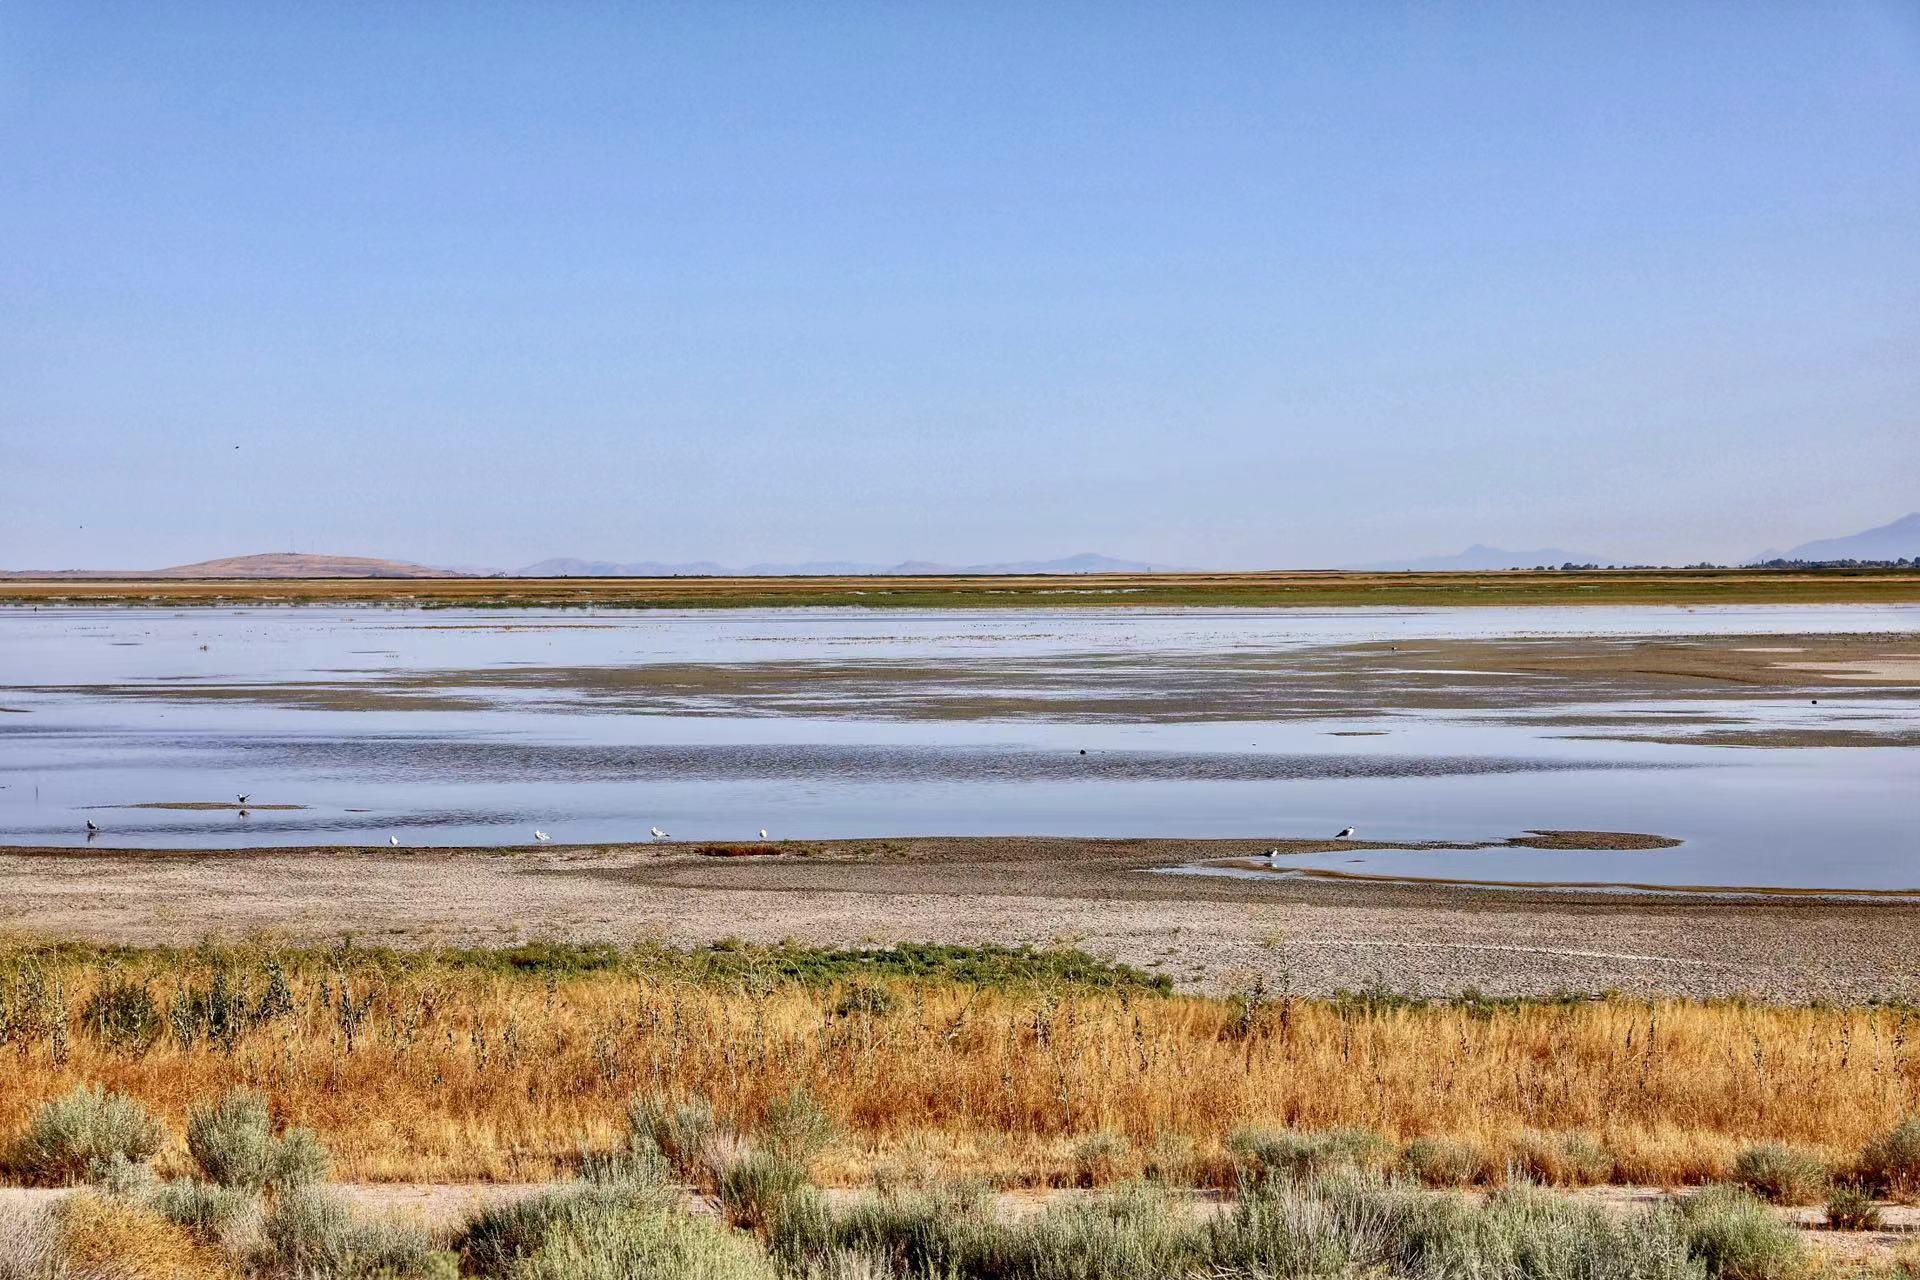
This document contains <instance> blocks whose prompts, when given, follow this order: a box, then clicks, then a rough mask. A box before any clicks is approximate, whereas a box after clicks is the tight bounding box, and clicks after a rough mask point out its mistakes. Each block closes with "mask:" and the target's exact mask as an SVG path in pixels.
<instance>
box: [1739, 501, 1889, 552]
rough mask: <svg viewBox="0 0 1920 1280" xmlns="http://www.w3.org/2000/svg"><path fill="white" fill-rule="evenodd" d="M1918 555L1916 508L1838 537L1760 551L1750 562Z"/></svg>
mask: <svg viewBox="0 0 1920 1280" xmlns="http://www.w3.org/2000/svg"><path fill="white" fill-rule="evenodd" d="M1915 556H1920V511H1915V512H1912V513H1910V514H1908V515H1904V516H1901V517H1900V518H1899V519H1898V520H1895V521H1893V522H1892V523H1891V524H1883V525H1879V526H1877V527H1875V528H1872V529H1863V530H1861V531H1860V532H1859V533H1850V534H1848V535H1846V536H1845V537H1841V538H1819V539H1816V540H1815V541H1813V542H1803V543H1801V544H1800V545H1799V546H1797V547H1794V548H1792V549H1790V550H1787V551H1762V552H1761V553H1760V554H1759V555H1757V556H1755V557H1754V558H1753V562H1754V563H1760V562H1763V561H1767V560H1910V559H1912V558H1913V557H1915Z"/></svg>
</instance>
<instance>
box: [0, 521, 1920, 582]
mask: <svg viewBox="0 0 1920 1280" xmlns="http://www.w3.org/2000/svg"><path fill="white" fill-rule="evenodd" d="M1915 558H1920V512H1914V513H1912V514H1910V515H1905V516H1902V517H1900V518H1899V519H1898V520H1895V521H1892V522H1891V523H1889V524H1883V525H1879V526H1877V527H1875V528H1872V529H1864V530H1862V531H1860V532H1859V533H1853V534H1848V535H1845V536H1843V537H1836V538H1820V539H1816V540H1815V541H1813V542H1803V543H1801V544H1800V545H1799V546H1796V547H1793V548H1791V549H1789V550H1787V551H1763V552H1761V553H1760V554H1759V555H1757V556H1755V557H1753V559H1752V560H1750V561H1748V562H1747V563H1749V564H1758V563H1762V562H1765V561H1769V560H1806V561H1823V560H1908V559H1915ZM1626 563H1627V562H1625V561H1622V560H1618V559H1613V558H1610V557H1607V556H1599V555H1594V554H1592V553H1591V552H1585V551H1568V550H1566V549H1564V548H1561V547H1536V548H1533V549H1532V550H1526V551H1508V550H1506V549H1504V548H1501V547H1490V546H1486V545H1484V544H1481V543H1475V544H1474V545H1473V546H1470V547H1468V548H1466V549H1465V550H1464V551H1458V552H1455V553H1453V554H1452V555H1434V556H1418V557H1412V558H1408V559H1398V560H1378V561H1374V562H1372V563H1369V564H1356V565H1347V566H1344V567H1345V568H1346V569H1348V570H1352V571H1356V572H1365V573H1404V572H1415V573H1419V572H1428V573H1445V572H1454V573H1474V572H1489V571H1494V570H1501V569H1532V568H1535V567H1537V566H1540V565H1547V566H1550V567H1557V566H1559V565H1563V564H1580V565H1586V564H1597V565H1602V566H1607V565H1624V564H1626ZM1267 567H1268V568H1272V569H1290V568H1296V567H1299V566H1296V565H1293V564H1289V563H1288V561H1287V558H1286V556H1285V554H1284V553H1281V554H1276V555H1275V556H1274V557H1273V562H1272V563H1271V564H1270V565H1268V566H1267ZM1191 572H1195V570H1192V569H1189V568H1183V567H1180V566H1176V565H1166V564H1155V563H1152V562H1149V561H1145V560H1122V559H1118V558H1116V557H1114V556H1108V555H1101V554H1099V553H1097V552H1092V551H1084V552H1081V553H1080V554H1078V555H1071V556H1061V557H1059V558H1058V559H1054V560H1006V561H994V562H990V563H984V564H941V563H936V562H934V561H931V560H903V561H900V562H898V563H894V564H880V563H875V562H867V561H858V560H809V561H805V562H801V563H795V564H750V565H747V566H745V567H744V568H738V569H735V568H729V567H728V566H726V565H723V564H719V563H717V562H715V561H712V560H692V561H683V562H673V563H669V562H665V561H659V560H633V561H613V560H584V559H578V558H575V557H569V556H562V557H555V558H553V559H548V560H541V561H538V562H536V563H534V564H530V565H527V566H525V567H524V568H520V569H515V570H500V569H490V568H485V567H480V566H474V565H461V566H459V567H448V566H445V565H426V564H416V563H414V562H412V561H407V560H386V559H380V558H376V557H372V556H335V555H315V554H309V553H304V552H293V551H276V552H269V553H267V554H264V555H251V556H228V557H225V558H222V559H218V560H201V561H198V562H196V563H194V564H182V565H173V566H171V567H169V568H165V569H24V570H0V578H446V577H456V578H458V577H489V576H501V577H516V578H672V577H796V576H817V577H859V576H868V575H899V576H913V575H930V574H1020V573H1034V574H1073V573H1191Z"/></svg>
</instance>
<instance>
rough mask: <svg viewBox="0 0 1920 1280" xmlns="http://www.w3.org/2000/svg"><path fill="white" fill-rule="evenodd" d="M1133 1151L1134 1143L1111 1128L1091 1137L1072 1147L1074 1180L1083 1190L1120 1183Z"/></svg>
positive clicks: (1090, 1135) (1092, 1134)
mask: <svg viewBox="0 0 1920 1280" xmlns="http://www.w3.org/2000/svg"><path fill="white" fill-rule="evenodd" d="M1132 1151H1133V1147H1132V1144H1130V1143H1129V1142H1128V1141H1127V1140H1126V1138H1125V1137H1124V1136H1123V1135H1121V1134H1118V1133H1115V1132H1113V1130H1111V1129H1102V1130H1100V1131H1099V1132H1097V1133H1090V1134H1088V1135H1087V1136H1086V1137H1084V1138H1082V1139H1080V1140H1079V1141H1078V1142H1076V1143H1074V1144H1073V1177H1074V1181H1075V1182H1076V1183H1077V1184H1079V1185H1080V1186H1083V1187H1104V1186H1106V1185H1107V1184H1108V1183H1111V1182H1117V1181H1119V1179H1120V1176H1121V1174H1122V1172H1123V1171H1124V1170H1125V1168H1126V1164H1127V1157H1128V1156H1129V1155H1130V1154H1131V1153H1132Z"/></svg>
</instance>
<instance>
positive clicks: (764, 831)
mask: <svg viewBox="0 0 1920 1280" xmlns="http://www.w3.org/2000/svg"><path fill="white" fill-rule="evenodd" d="M760 838H761V839H762V840H765V839H766V838H767V829H766V828H765V827H762V828H760Z"/></svg>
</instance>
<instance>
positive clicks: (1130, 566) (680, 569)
mask: <svg viewBox="0 0 1920 1280" xmlns="http://www.w3.org/2000/svg"><path fill="white" fill-rule="evenodd" d="M1184 572H1188V570H1184V569H1181V568H1179V567H1178V566H1175V565H1166V564H1149V563H1147V562H1146V561H1144V560H1117V559H1115V558H1114V557H1112V556H1105V555H1100V554H1099V553H1097V552H1093V551H1083V552H1081V553H1080V554H1079V555H1072V556H1062V557H1060V558H1059V559H1057V560H1008V561H1003V562H1000V563H995V564H940V563H937V562H935V561H932V560H902V561H900V562H899V563H898V564H871V563H866V562H863V561H857V560H808V561H805V562H803V563H799V564H750V565H747V566H746V567H745V568H742V569H730V568H728V567H727V566H726V565H722V564H715V563H714V562H713V561H711V560H695V561H691V562H689V563H686V564H662V563H660V562H659V561H656V560H639V561H634V562H632V563H628V564H620V563H615V562H613V561H609V560H578V559H573V558H570V557H558V558H555V559H552V560H542V561H539V562H538V563H536V564H530V565H528V566H527V567H526V568H524V569H518V570H515V572H514V576H515V577H520V578H673V577H686V576H693V575H715V576H722V575H724V576H737V577H747V578H762V577H792V576H795V575H818V576H823V577H859V576H866V575H887V574H895V575H913V574H937V573H1184Z"/></svg>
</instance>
